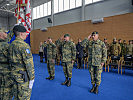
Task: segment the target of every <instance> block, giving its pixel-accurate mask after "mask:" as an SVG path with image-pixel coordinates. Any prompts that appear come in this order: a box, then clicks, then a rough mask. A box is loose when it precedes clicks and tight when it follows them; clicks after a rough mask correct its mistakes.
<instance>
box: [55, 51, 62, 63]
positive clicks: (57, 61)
mask: <svg viewBox="0 0 133 100" xmlns="http://www.w3.org/2000/svg"><path fill="white" fill-rule="evenodd" d="M60 61H61V54H60V53H58V54H57V55H56V63H57V65H59V64H60Z"/></svg>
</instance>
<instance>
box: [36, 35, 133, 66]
mask: <svg viewBox="0 0 133 100" xmlns="http://www.w3.org/2000/svg"><path fill="white" fill-rule="evenodd" d="M61 41H63V37H61V38H59V39H58V40H56V41H55V45H56V52H57V53H56V63H57V65H59V64H60V61H61V57H62V56H61V54H62V50H61V49H62V48H61ZM81 43H82V40H81V39H80V38H79V39H78V43H77V44H76V58H77V60H76V61H77V63H78V65H77V68H79V69H80V68H82V64H83V60H84V59H85V58H87V57H88V49H87V48H85V47H83V46H82V44H81ZM104 43H105V45H106V48H107V56H111V55H113V56H121V57H122V56H125V55H133V40H129V43H128V44H127V43H126V41H125V40H123V43H122V40H121V39H119V40H118V42H117V39H116V38H114V39H113V42H112V43H110V44H109V43H108V40H107V38H105V39H104ZM45 44H46V41H45V42H44V44H42V42H41V44H40V51H41V52H39V55H40V62H42V61H43V52H44V57H45V61H47V49H46V46H44V45H45Z"/></svg>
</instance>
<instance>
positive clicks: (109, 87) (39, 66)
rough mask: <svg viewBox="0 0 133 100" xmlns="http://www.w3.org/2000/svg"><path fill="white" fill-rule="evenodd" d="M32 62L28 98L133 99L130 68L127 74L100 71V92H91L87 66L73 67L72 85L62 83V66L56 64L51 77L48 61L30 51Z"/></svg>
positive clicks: (131, 71)
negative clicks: (30, 93)
mask: <svg viewBox="0 0 133 100" xmlns="http://www.w3.org/2000/svg"><path fill="white" fill-rule="evenodd" d="M33 57H34V65H35V82H34V86H33V90H32V95H31V100H133V70H126V74H123V75H120V74H117V72H116V71H115V70H116V69H115V70H113V71H112V72H109V73H108V72H104V71H103V73H102V82H101V85H100V87H99V94H98V95H96V94H93V93H90V92H89V90H90V89H91V87H92V85H91V79H90V74H89V71H88V70H87V69H76V68H75V67H74V68H73V77H72V85H71V86H70V87H67V86H62V85H61V83H62V82H63V81H64V80H65V77H64V73H63V68H62V66H55V79H54V80H52V81H50V80H46V79H45V78H46V77H48V72H47V64H46V63H40V58H39V56H38V55H33Z"/></svg>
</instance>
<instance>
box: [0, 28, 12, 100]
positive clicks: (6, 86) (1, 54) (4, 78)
mask: <svg viewBox="0 0 133 100" xmlns="http://www.w3.org/2000/svg"><path fill="white" fill-rule="evenodd" d="M7 37H8V36H7V33H6V32H5V30H4V29H2V28H1V29H0V100H12V96H13V95H12V93H11V91H12V85H13V80H12V79H11V70H10V66H9V61H8V47H9V44H8V41H7V40H8V38H7Z"/></svg>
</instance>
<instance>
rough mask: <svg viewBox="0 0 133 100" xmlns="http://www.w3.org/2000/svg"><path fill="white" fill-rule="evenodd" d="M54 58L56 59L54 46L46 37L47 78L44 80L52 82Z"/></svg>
mask: <svg viewBox="0 0 133 100" xmlns="http://www.w3.org/2000/svg"><path fill="white" fill-rule="evenodd" d="M55 58H56V45H55V44H54V43H53V42H52V39H51V38H50V37H48V43H47V69H48V73H49V77H47V78H46V79H48V80H53V79H54V77H55Z"/></svg>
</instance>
